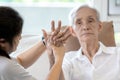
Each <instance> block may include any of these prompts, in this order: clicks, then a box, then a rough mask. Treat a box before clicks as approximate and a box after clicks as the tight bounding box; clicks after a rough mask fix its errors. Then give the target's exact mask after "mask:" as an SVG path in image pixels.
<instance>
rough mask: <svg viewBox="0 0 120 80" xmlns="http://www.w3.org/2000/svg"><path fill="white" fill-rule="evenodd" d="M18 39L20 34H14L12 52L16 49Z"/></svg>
mask: <svg viewBox="0 0 120 80" xmlns="http://www.w3.org/2000/svg"><path fill="white" fill-rule="evenodd" d="M20 39H21V34H19V35H17V36H15V38H14V39H13V46H12V52H13V51H15V50H16V49H17V46H18V44H19V41H20Z"/></svg>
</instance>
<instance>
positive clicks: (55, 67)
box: [46, 59, 62, 80]
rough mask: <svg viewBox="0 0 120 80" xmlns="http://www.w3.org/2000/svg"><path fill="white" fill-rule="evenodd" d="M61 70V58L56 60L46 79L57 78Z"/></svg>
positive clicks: (54, 79)
mask: <svg viewBox="0 0 120 80" xmlns="http://www.w3.org/2000/svg"><path fill="white" fill-rule="evenodd" d="M61 71H62V59H59V60H57V61H56V62H55V63H54V65H53V66H52V68H51V69H50V71H49V74H48V76H47V78H46V80H59V77H60V74H61Z"/></svg>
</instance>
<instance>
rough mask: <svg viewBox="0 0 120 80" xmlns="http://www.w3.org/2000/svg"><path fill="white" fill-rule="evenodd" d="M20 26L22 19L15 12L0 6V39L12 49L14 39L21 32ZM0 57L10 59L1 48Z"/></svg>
mask: <svg viewBox="0 0 120 80" xmlns="http://www.w3.org/2000/svg"><path fill="white" fill-rule="evenodd" d="M22 26H23V19H22V18H21V16H20V15H19V13H18V12H17V11H15V10H14V9H12V8H10V7H5V6H0V39H4V40H5V41H6V42H8V43H9V44H10V45H11V47H12V46H13V39H14V37H15V36H17V35H19V34H20V33H21V32H22ZM0 55H1V56H5V57H7V58H10V56H9V54H8V53H7V52H6V51H4V50H2V49H1V48H0Z"/></svg>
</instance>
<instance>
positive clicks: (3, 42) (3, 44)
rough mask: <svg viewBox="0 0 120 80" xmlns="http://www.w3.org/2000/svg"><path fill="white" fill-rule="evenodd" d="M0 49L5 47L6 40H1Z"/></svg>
mask: <svg viewBox="0 0 120 80" xmlns="http://www.w3.org/2000/svg"><path fill="white" fill-rule="evenodd" d="M0 47H2V48H4V47H5V39H3V38H1V39H0Z"/></svg>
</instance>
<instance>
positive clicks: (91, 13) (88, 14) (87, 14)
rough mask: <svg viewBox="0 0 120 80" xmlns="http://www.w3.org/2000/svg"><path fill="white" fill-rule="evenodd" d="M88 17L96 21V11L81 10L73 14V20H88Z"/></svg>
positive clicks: (89, 9)
mask: <svg viewBox="0 0 120 80" xmlns="http://www.w3.org/2000/svg"><path fill="white" fill-rule="evenodd" d="M89 17H91V18H95V19H97V13H96V11H95V10H93V9H91V8H81V9H79V10H78V11H77V12H76V14H75V18H79V19H82V18H89Z"/></svg>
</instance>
